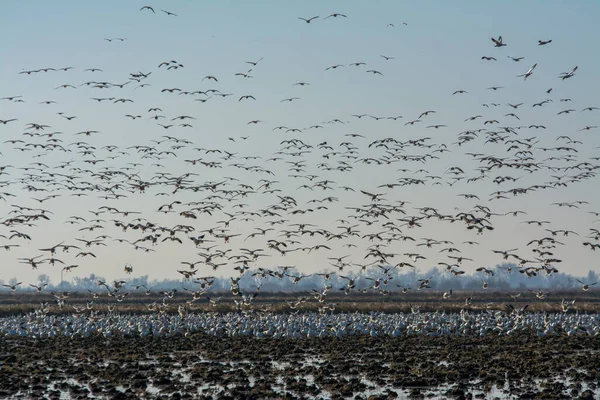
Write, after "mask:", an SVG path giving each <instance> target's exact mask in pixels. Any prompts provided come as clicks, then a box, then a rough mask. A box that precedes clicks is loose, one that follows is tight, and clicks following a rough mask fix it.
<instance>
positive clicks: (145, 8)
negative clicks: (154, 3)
mask: <svg viewBox="0 0 600 400" xmlns="http://www.w3.org/2000/svg"><path fill="white" fill-rule="evenodd" d="M142 10H150V11H152V12H153V13H154V14H156V11H154V8H152V7H150V6H144V7H142V8H140V11H142Z"/></svg>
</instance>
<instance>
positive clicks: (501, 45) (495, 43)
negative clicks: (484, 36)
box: [492, 36, 506, 47]
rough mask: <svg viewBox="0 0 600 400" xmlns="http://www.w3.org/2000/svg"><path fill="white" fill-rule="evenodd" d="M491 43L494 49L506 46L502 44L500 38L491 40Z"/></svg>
mask: <svg viewBox="0 0 600 400" xmlns="http://www.w3.org/2000/svg"><path fill="white" fill-rule="evenodd" d="M492 42H494V47H503V46H506V44H505V43H502V36H498V39H495V38H492Z"/></svg>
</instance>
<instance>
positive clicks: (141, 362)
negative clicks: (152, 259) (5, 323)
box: [0, 329, 600, 399]
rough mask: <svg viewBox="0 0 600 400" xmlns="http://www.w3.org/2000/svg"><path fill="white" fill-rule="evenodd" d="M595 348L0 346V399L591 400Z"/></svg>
mask: <svg viewBox="0 0 600 400" xmlns="http://www.w3.org/2000/svg"><path fill="white" fill-rule="evenodd" d="M599 351H600V336H598V335H590V334H588V333H583V332H578V333H576V334H572V335H567V334H559V333H555V334H551V335H548V336H545V337H540V336H539V334H536V332H533V331H531V330H529V329H523V330H522V331H517V332H513V333H511V334H510V335H498V334H490V335H487V336H480V335H478V334H466V335H442V336H431V335H423V334H420V335H417V334H415V335H403V336H397V337H393V336H391V335H381V336H371V335H368V334H359V333H357V334H352V335H346V336H344V337H335V336H334V337H331V336H327V337H297V338H278V339H277V338H273V337H263V338H258V337H256V336H243V335H235V336H228V335H221V336H220V337H219V336H216V335H209V334H205V333H201V332H187V333H186V332H180V333H173V334H169V335H163V336H152V335H149V336H140V335H131V334H130V335H125V334H118V333H115V334H113V335H111V336H108V337H106V336H103V335H102V334H99V333H94V334H90V335H89V336H87V337H81V336H73V337H67V336H65V335H57V336H55V337H52V338H46V339H34V338H32V337H30V336H18V335H11V336H8V335H7V336H4V337H3V338H2V339H1V340H0V397H1V398H39V399H41V398H51V399H54V398H56V399H84V398H113V399H120V398H122V399H137V398H147V399H151V398H190V399H191V398H207V399H222V398H235V399H240V398H244V399H277V398H298V399H333V398H356V399H384V398H385V399H387V398H456V399H464V398H481V399H484V398H499V399H509V398H515V399H516V398H556V399H559V398H560V399H563V398H589V399H592V398H596V397H597V396H598V395H600V390H599V389H598V384H599V383H600V353H599Z"/></svg>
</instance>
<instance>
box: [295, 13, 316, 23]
mask: <svg viewBox="0 0 600 400" xmlns="http://www.w3.org/2000/svg"><path fill="white" fill-rule="evenodd" d="M317 18H319V16H318V15H317V16H316V17H312V18H308V19H306V18H302V17H298V19H301V20H302V21H304V22H306V23H307V24H310V21H312V20H314V19H317Z"/></svg>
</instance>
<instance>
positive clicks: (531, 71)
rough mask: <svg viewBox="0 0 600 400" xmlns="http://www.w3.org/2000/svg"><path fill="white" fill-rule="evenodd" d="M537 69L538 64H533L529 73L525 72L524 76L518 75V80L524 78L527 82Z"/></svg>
mask: <svg viewBox="0 0 600 400" xmlns="http://www.w3.org/2000/svg"><path fill="white" fill-rule="evenodd" d="M535 67H537V63H535V64H533V66H532V67H531V68H529V70H528V71H527V72H525V73H524V74H523V75H517V78H520V77H523V80H527V78H529V77H530V76H531V75H533V70H534V69H535Z"/></svg>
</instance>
